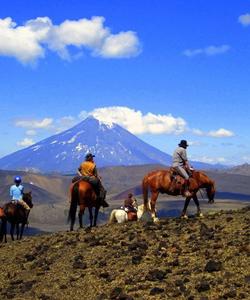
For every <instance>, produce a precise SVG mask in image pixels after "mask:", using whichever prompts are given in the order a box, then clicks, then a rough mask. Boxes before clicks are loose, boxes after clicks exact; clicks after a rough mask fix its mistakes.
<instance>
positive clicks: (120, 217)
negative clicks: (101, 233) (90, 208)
mask: <svg viewBox="0 0 250 300" xmlns="http://www.w3.org/2000/svg"><path fill="white" fill-rule="evenodd" d="M149 205H150V202H149ZM143 213H144V204H141V205H139V206H138V207H137V220H140V219H141V217H142V215H143ZM127 221H128V214H127V213H126V211H125V210H123V209H113V210H112V212H111V214H110V218H109V224H112V223H116V222H117V223H124V222H127Z"/></svg>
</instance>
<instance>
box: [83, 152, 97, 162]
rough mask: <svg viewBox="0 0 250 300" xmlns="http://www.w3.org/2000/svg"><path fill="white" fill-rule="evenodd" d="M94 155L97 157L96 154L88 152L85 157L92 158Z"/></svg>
mask: <svg viewBox="0 0 250 300" xmlns="http://www.w3.org/2000/svg"><path fill="white" fill-rule="evenodd" d="M93 157H95V155H93V154H92V153H88V154H86V156H85V159H86V160H89V159H91V158H93Z"/></svg>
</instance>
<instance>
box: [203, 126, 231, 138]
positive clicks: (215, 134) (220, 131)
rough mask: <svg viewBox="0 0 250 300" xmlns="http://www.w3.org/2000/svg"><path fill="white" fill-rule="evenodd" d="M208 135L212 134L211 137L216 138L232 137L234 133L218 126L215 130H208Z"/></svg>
mask: <svg viewBox="0 0 250 300" xmlns="http://www.w3.org/2000/svg"><path fill="white" fill-rule="evenodd" d="M208 136H212V137H216V138H221V137H232V136H234V133H233V132H232V131H230V130H227V129H224V128H220V129H218V130H216V131H209V132H208Z"/></svg>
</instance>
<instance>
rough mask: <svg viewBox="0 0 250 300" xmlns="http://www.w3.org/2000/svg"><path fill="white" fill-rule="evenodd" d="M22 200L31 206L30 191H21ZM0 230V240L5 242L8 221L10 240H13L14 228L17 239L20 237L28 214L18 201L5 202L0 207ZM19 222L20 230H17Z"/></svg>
mask: <svg viewBox="0 0 250 300" xmlns="http://www.w3.org/2000/svg"><path fill="white" fill-rule="evenodd" d="M23 201H25V202H26V203H27V204H28V206H29V207H30V208H32V207H33V203H32V195H31V192H28V193H23ZM1 215H2V216H1V221H2V222H1V232H0V242H1V241H2V240H3V237H4V239H5V242H7V238H6V234H7V222H9V223H10V225H11V227H10V235H11V239H12V241H14V230H15V228H16V236H17V240H18V239H20V240H21V238H22V236H23V230H24V226H25V224H26V223H27V219H28V215H27V213H26V209H25V208H24V207H23V206H22V205H21V204H18V202H16V203H13V202H9V203H6V204H5V205H4V206H3V208H2V209H1ZM19 224H21V230H19Z"/></svg>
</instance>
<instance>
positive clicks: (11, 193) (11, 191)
mask: <svg viewBox="0 0 250 300" xmlns="http://www.w3.org/2000/svg"><path fill="white" fill-rule="evenodd" d="M10 197H13V189H12V186H11V187H10Z"/></svg>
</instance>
